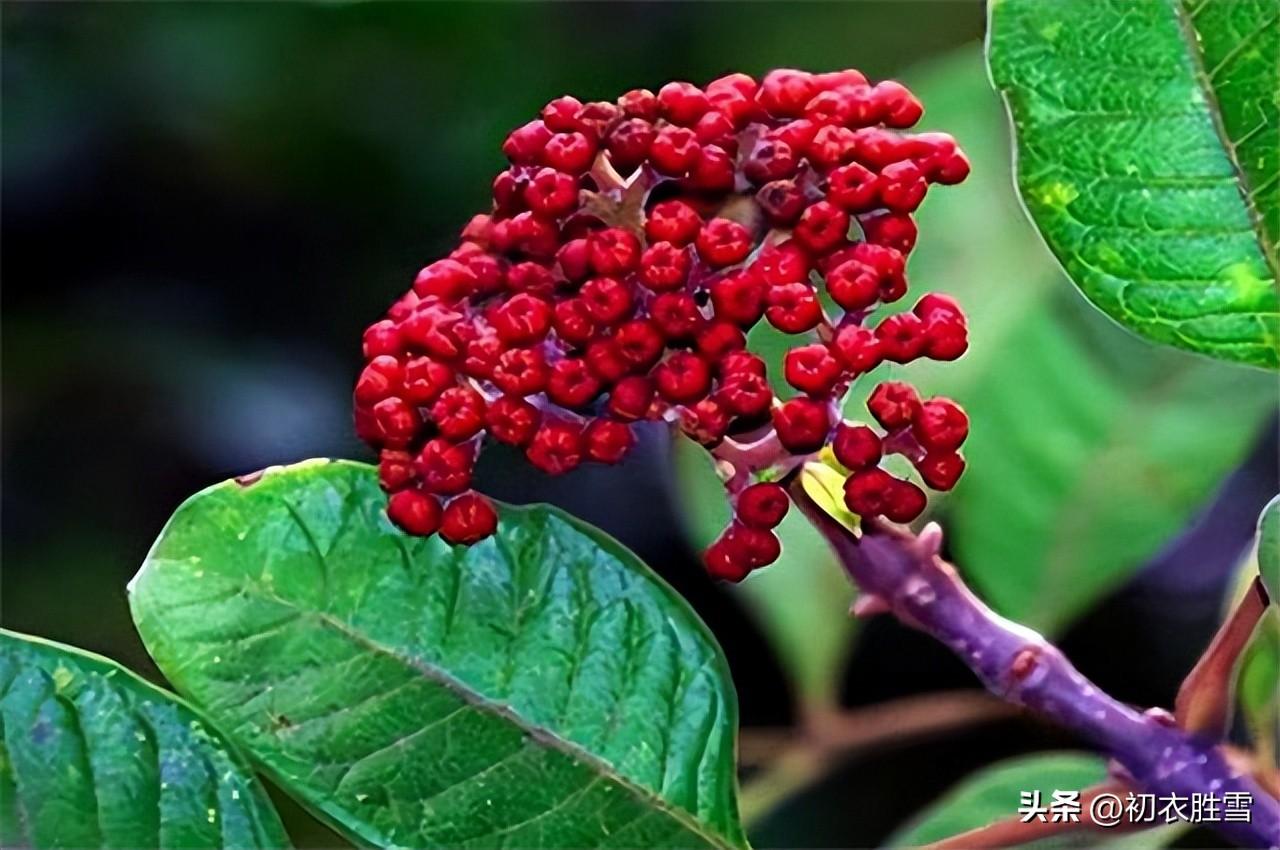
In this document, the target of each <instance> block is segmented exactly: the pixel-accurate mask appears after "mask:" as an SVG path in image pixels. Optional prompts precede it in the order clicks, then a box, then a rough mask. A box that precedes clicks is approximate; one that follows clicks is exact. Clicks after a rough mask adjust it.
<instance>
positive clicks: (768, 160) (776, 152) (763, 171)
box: [742, 138, 800, 186]
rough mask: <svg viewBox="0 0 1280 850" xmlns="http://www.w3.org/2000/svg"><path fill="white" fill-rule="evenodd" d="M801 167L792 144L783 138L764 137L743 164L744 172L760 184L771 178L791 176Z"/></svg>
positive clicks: (748, 177)
mask: <svg viewBox="0 0 1280 850" xmlns="http://www.w3.org/2000/svg"><path fill="white" fill-rule="evenodd" d="M799 167H800V160H799V158H798V157H797V156H796V154H795V151H793V150H792V149H791V145H789V144H787V143H786V142H784V141H782V140H781V139H770V138H764V139H761V140H760V142H759V143H758V144H757V145H756V146H755V149H754V150H752V151H751V156H749V157H747V160H746V161H745V162H744V163H743V164H742V173H743V174H744V175H746V178H747V179H748V180H750V181H751V182H752V183H755V184H756V185H757V186H759V185H762V184H764V183H768V182H769V181H771V180H783V179H785V178H788V177H791V176H793V175H794V174H795V173H796V170H797V169H798V168H799Z"/></svg>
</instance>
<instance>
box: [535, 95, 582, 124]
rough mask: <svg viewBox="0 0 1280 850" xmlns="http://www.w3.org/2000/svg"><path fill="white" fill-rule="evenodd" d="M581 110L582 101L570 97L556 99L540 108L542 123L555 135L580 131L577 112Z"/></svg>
mask: <svg viewBox="0 0 1280 850" xmlns="http://www.w3.org/2000/svg"><path fill="white" fill-rule="evenodd" d="M580 109H582V101H580V100H578V99H577V98H576V97H573V96H571V95H565V96H563V97H557V98H556V99H555V100H553V101H551V102H550V103H548V104H547V105H546V106H544V107H542V113H541V116H542V121H543V123H545V124H546V125H547V127H549V128H550V129H552V130H555V131H556V132H557V133H567V132H571V131H573V130H580V129H582V126H581V124H579V123H578V120H577V115H578V110H580Z"/></svg>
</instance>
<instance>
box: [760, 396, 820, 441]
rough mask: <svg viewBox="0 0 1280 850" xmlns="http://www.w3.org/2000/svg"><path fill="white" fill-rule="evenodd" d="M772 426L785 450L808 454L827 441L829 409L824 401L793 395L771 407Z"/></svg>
mask: <svg viewBox="0 0 1280 850" xmlns="http://www.w3.org/2000/svg"><path fill="white" fill-rule="evenodd" d="M773 427H774V429H775V430H776V431H777V434H778V440H779V441H780V442H781V443H782V445H783V447H784V448H786V449H787V451H789V452H791V453H793V454H809V453H810V452H816V451H817V450H818V449H820V448H822V445H823V443H825V442H826V441H827V432H828V431H829V430H830V429H831V411H830V408H829V406H828V404H827V403H826V402H825V401H818V400H817V399H812V398H793V399H791V400H790V401H787V402H784V403H783V404H782V405H780V406H778V407H775V408H774V409H773Z"/></svg>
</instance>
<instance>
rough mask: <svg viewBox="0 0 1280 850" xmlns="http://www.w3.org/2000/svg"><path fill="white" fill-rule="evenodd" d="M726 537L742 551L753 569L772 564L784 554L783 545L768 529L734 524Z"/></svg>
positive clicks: (726, 533)
mask: <svg viewBox="0 0 1280 850" xmlns="http://www.w3.org/2000/svg"><path fill="white" fill-rule="evenodd" d="M724 536H725V537H726V538H728V539H729V540H731V541H732V544H733V545H734V546H735V547H738V548H739V549H740V550H741V552H742V554H743V556H744V557H745V558H746V562H747V564H748V566H750V567H751V569H756V568H757V567H763V566H765V565H766V564H772V563H773V562H774V561H776V560H778V556H779V555H781V554H782V543H781V542H779V540H778V536H777V535H776V534H774V533H773V532H772V531H769V530H768V529H764V528H753V527H751V526H749V525H742V524H739V523H734V524H733V525H732V526H730V527H729V530H728V531H727V532H725V535H724Z"/></svg>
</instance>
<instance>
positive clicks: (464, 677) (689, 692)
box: [130, 461, 745, 847]
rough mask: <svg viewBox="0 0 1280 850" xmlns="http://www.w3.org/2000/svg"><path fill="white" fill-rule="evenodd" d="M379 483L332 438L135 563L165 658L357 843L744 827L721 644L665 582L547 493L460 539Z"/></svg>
mask: <svg viewBox="0 0 1280 850" xmlns="http://www.w3.org/2000/svg"><path fill="white" fill-rule="evenodd" d="M383 504H384V496H383V494H382V492H381V491H380V490H379V488H378V483H377V476H376V474H375V473H374V471H373V470H372V469H371V468H370V467H367V466H364V465H362V464H355V463H349V462H342V461H310V462H306V463H301V464H297V465H295V466H291V467H285V468H273V469H270V470H267V471H266V472H265V473H264V474H262V475H261V476H260V477H256V478H251V479H240V480H238V481H229V482H226V483H224V484H220V485H218V486H215V487H212V488H210V489H208V490H205V491H204V492H202V493H199V494H197V495H196V496H194V497H192V498H191V499H189V500H188V501H187V502H186V503H185V504H183V505H182V507H180V508H179V509H178V511H177V513H176V514H175V515H174V517H173V518H172V519H171V520H170V522H169V524H168V525H167V526H166V528H165V530H164V532H163V533H162V534H161V536H160V538H159V540H157V542H156V544H155V546H154V548H153V549H152V551H151V553H150V555H149V556H148V557H147V561H146V563H145V564H144V565H143V567H142V570H141V571H140V572H139V573H138V575H137V577H136V578H135V579H134V582H133V584H132V586H131V597H130V602H131V605H132V608H133V612H134V619H135V621H136V623H137V625H138V630H139V632H140V633H141V634H142V637H143V640H144V641H145V643H146V645H147V648H148V650H149V651H150V652H151V654H152V655H153V656H154V658H155V659H156V662H157V663H158V664H159V665H160V668H161V669H162V670H163V671H164V672H165V674H166V675H167V676H168V677H169V678H170V680H171V681H173V682H174V684H175V685H176V686H177V687H178V689H179V690H180V691H182V692H183V693H186V694H188V695H190V696H191V698H192V699H193V700H195V701H196V702H198V703H200V704H201V705H203V706H204V707H205V709H206V710H207V711H208V713H209V714H210V716H212V717H213V718H215V719H216V721H217V722H218V724H219V726H220V727H221V728H223V729H225V730H227V732H228V734H230V735H231V736H232V737H233V738H234V739H236V740H237V741H238V742H239V743H241V744H242V745H243V746H244V747H245V748H246V749H247V751H248V752H249V753H250V755H251V756H252V757H253V758H254V759H255V760H256V761H257V762H258V763H259V764H260V765H262V767H263V768H264V769H265V770H266V771H267V772H268V773H269V774H270V775H271V776H273V777H274V778H275V779H276V780H277V781H278V783H279V784H280V785H281V786H282V787H283V788H284V789H285V790H286V791H288V792H289V793H290V794H291V795H294V796H295V797H296V798H298V799H299V800H300V801H301V802H302V803H303V804H304V805H306V806H308V807H309V808H311V809H312V810H314V811H316V812H317V813H318V814H319V815H320V816H321V817H322V818H324V819H326V820H327V821H328V822H329V823H331V824H332V825H333V826H334V828H335V829H337V830H338V831H340V832H341V833H343V834H344V835H346V836H348V837H350V838H352V839H353V840H354V841H356V842H358V843H361V844H366V845H373V846H379V847H390V846H405V847H427V846H430V847H462V846H484V847H492V846H499V845H502V846H519V847H586V846H590V847H614V846H618V847H695V846H697V847H728V846H738V847H742V846H745V839H744V838H743V835H742V830H741V827H740V825H739V823H738V814H737V802H736V788H735V778H734V743H735V740H734V739H735V734H736V729H737V703H736V699H735V696H734V693H733V689H732V686H731V685H730V682H729V675H728V672H727V668H726V665H725V661H724V657H723V655H722V654H721V652H720V649H719V647H718V646H717V645H716V643H715V641H714V639H713V638H712V636H711V634H710V633H709V632H708V631H707V629H706V627H705V626H703V625H702V623H701V622H700V621H699V620H698V618H697V617H696V615H695V614H694V613H693V611H692V610H691V609H690V608H689V607H688V605H687V604H686V603H685V602H684V601H683V600H682V599H681V598H680V597H679V596H678V595H677V594H676V593H675V592H674V591H673V590H671V588H669V587H668V586H667V585H665V584H664V583H663V582H662V581H661V580H660V579H659V578H658V577H657V576H655V575H654V574H653V573H652V572H651V571H650V570H649V569H648V568H647V567H645V566H644V565H643V564H642V563H640V562H639V561H638V560H637V559H636V557H635V556H634V555H632V554H631V553H630V552H628V551H627V550H626V549H624V548H623V547H622V546H620V545H619V544H618V543H617V542H616V541H614V540H612V539H610V538H608V537H607V536H605V535H604V534H602V533H601V532H599V531H596V530H594V529H592V528H590V527H589V526H586V525H584V524H583V523H581V522H578V521H576V520H573V519H571V518H570V517H567V516H566V515H564V514H563V513H561V512H559V511H556V510H554V509H551V508H548V507H546V506H533V507H528V508H517V507H511V506H503V507H502V509H501V522H500V524H499V528H498V533H497V535H496V536H495V537H492V538H490V539H488V540H485V541H483V542H482V543H480V544H478V545H476V546H473V547H456V548H455V547H450V546H448V545H446V544H444V543H442V542H441V541H440V540H439V538H438V537H433V538H431V539H428V540H423V539H421V538H412V537H408V536H406V535H404V534H402V533H401V532H399V531H398V530H396V529H395V528H393V527H392V526H391V525H390V524H389V523H388V522H387V520H386V518H385V515H384V513H383V509H382V508H383Z"/></svg>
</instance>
